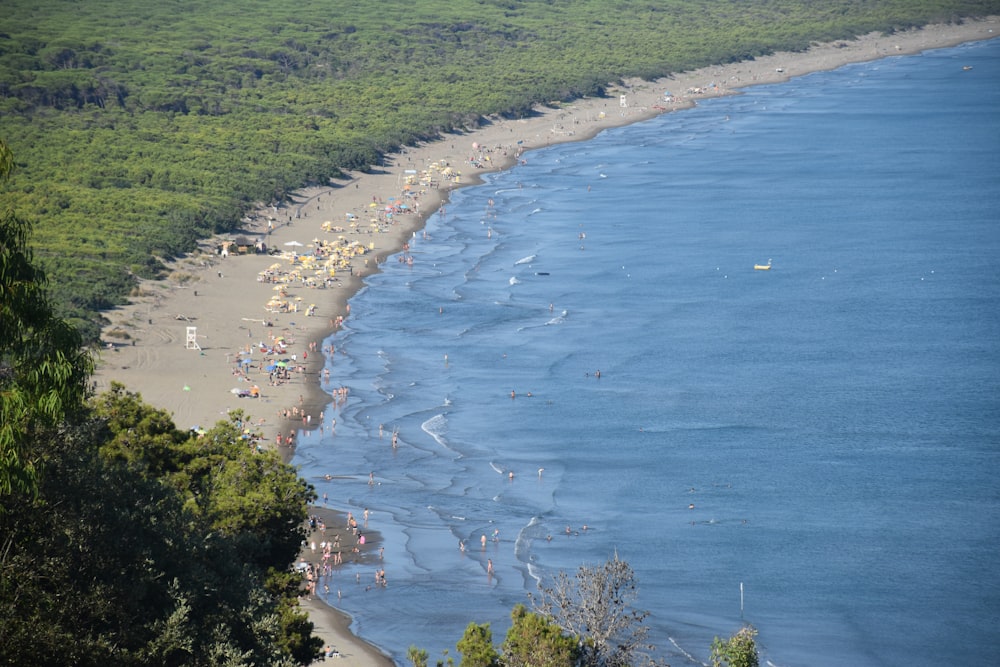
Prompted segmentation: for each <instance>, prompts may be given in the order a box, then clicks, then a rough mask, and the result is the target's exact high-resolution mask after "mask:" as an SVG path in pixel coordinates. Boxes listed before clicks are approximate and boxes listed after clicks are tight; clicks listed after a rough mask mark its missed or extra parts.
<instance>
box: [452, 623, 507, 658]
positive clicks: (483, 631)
mask: <svg viewBox="0 0 1000 667" xmlns="http://www.w3.org/2000/svg"><path fill="white" fill-rule="evenodd" d="M455 648H457V649H458V652H459V653H461V654H462V662H460V663H459V667H497V666H498V665H499V664H500V654H499V653H497V650H496V648H495V647H494V646H493V631H492V630H490V624H489V623H483V624H481V625H480V624H478V623H469V625H468V627H466V628H465V634H464V635H462V638H461V639H460V640H458V644H456V646H455Z"/></svg>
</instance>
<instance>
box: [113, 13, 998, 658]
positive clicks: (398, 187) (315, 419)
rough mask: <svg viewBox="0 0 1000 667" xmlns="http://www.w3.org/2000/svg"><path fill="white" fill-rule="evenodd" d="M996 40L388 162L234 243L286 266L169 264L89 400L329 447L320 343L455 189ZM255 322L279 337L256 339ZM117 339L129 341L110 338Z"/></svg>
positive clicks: (470, 141)
mask: <svg viewBox="0 0 1000 667" xmlns="http://www.w3.org/2000/svg"><path fill="white" fill-rule="evenodd" d="M998 30H1000V18H998V17H989V18H987V19H983V20H980V21H969V22H966V23H964V24H962V25H947V26H928V27H926V28H923V29H919V30H911V31H907V32H905V33H899V34H896V35H891V36H884V35H874V34H872V35H866V36H864V37H861V38H859V39H857V40H853V41H850V42H847V41H838V42H835V43H831V44H823V45H817V46H814V47H813V48H811V49H810V50H809V51H807V52H804V53H778V54H774V55H771V56H766V57H762V58H758V59H756V60H754V61H747V62H740V63H732V64H729V65H724V66H715V67H707V68H704V69H700V70H697V71H694V72H686V73H681V74H677V75H674V76H672V77H669V78H664V79H659V80H657V81H652V82H647V81H638V80H631V81H627V82H625V83H624V84H622V85H618V86H612V87H610V88H609V91H608V97H604V98H584V99H581V100H577V101H575V102H573V103H571V104H567V105H562V106H560V107H558V108H549V107H544V108H536V113H535V114H534V115H533V116H532V117H530V118H527V119H521V120H506V119H500V118H488V119H484V121H485V124H484V126H483V127H481V128H479V129H477V130H475V131H472V132H468V133H463V134H451V135H446V136H445V137H443V138H442V139H439V140H437V141H434V142H430V143H422V144H420V145H418V146H416V147H407V148H405V149H403V151H401V152H400V153H399V154H395V155H392V156H387V157H386V160H385V164H384V165H382V166H380V167H379V169H377V170H373V171H372V172H371V173H365V174H352V175H350V178H349V179H346V180H340V181H333V182H331V184H330V185H328V186H314V187H310V188H306V189H304V190H302V191H299V192H297V193H296V194H295V195H294V196H293V197H292V198H291V200H290V201H289V202H288V203H287V204H286V205H284V206H281V207H278V208H277V209H271V208H265V207H261V208H259V209H258V211H256V213H255V215H252V216H248V217H247V218H246V219H245V225H244V228H243V229H242V230H241V231H240V232H238V233H236V234H234V235H233V236H234V237H239V236H240V235H244V236H246V237H247V238H248V240H250V241H251V242H264V243H266V244H267V245H268V247H271V248H276V249H278V250H279V251H282V254H280V255H249V256H232V255H229V256H227V257H224V256H222V255H220V254H217V253H216V252H215V251H214V249H215V248H216V247H218V244H219V243H220V242H221V240H222V239H212V240H209V241H205V242H204V243H202V244H201V247H200V249H199V251H197V252H195V253H192V254H191V255H189V256H187V257H185V258H182V259H180V260H178V261H177V262H175V263H174V264H173V265H172V267H171V268H172V270H173V273H172V274H171V277H170V278H168V279H166V280H163V281H143V283H142V284H141V287H140V290H141V292H142V293H141V294H140V295H139V296H137V297H136V298H135V299H134V300H133V302H132V303H131V304H130V305H128V306H125V307H123V308H119V309H115V310H114V311H111V312H109V313H107V316H108V318H109V319H110V320H111V322H112V323H111V325H109V326H108V327H106V329H105V338H104V340H106V341H111V342H112V343H113V347H110V348H106V350H107V351H105V352H103V353H102V358H101V359H100V360H99V361H98V370H97V372H96V373H95V375H94V380H95V389H97V390H99V391H102V390H105V389H107V388H109V384H110V382H112V381H118V382H121V383H123V384H124V385H125V386H126V388H127V389H128V390H130V391H134V392H137V393H140V394H141V395H142V396H143V399H144V400H145V401H146V402H148V403H150V404H152V405H155V406H157V407H159V408H163V409H165V410H166V411H167V412H168V413H170V414H171V416H172V417H173V419H174V420H175V423H176V424H177V426H178V428H182V429H184V428H188V427H196V426H197V427H201V428H208V427H210V426H211V425H212V424H214V423H215V422H216V421H217V420H219V419H224V418H225V417H226V415H227V414H228V413H229V412H230V411H231V410H233V409H243V410H244V411H245V412H246V413H247V414H248V415H250V416H251V417H252V418H253V421H254V423H255V425H256V427H257V429H258V430H259V431H260V432H261V434H262V435H263V438H264V443H266V444H267V446H272V445H276V444H277V438H278V436H279V434H280V435H282V439H283V440H284V437H285V436H286V434H288V433H289V432H291V433H294V434H295V436H296V439H298V438H309V437H312V434H313V433H315V431H316V430H321V431H322V433H323V434H324V435H325V434H326V431H327V430H332V431H333V432H334V433H335V425H334V424H333V423H332V422H331V421H330V419H329V417H326V415H325V414H323V412H324V411H325V410H326V409H327V406H328V405H329V404H330V403H331V402H332V401H335V400H337V396H336V395H334V394H333V393H331V392H333V391H334V390H336V389H337V388H338V384H339V383H338V381H337V364H336V351H332V352H326V351H324V350H322V349H321V347H322V345H323V341H324V339H325V338H326V337H328V336H329V335H330V334H331V333H333V332H334V331H335V330H336V329H337V326H338V318H340V317H347V316H349V314H350V309H349V304H348V301H349V300H350V298H351V297H353V296H354V295H355V294H356V293H357V292H358V291H359V290H360V289H361V288H362V287H363V286H364V278H365V277H367V276H368V275H370V274H372V273H373V272H375V271H377V270H378V265H379V264H381V263H382V262H385V261H387V260H388V259H389V258H390V257H391V256H393V255H395V254H397V253H400V252H402V253H403V254H402V255H400V258H405V257H406V250H407V248H406V245H405V244H406V241H407V239H409V238H410V237H411V236H412V235H413V234H414V233H416V232H417V231H419V229H421V228H422V227H423V225H424V224H425V222H426V220H427V219H428V218H429V216H430V215H432V214H433V213H434V212H435V211H437V210H438V209H439V208H440V207H441V206H443V205H445V204H447V202H448V200H449V195H450V193H451V191H452V190H454V189H457V188H459V187H466V186H468V185H474V184H477V183H480V182H482V179H481V178H480V177H479V172H480V171H482V172H484V173H490V172H495V171H500V170H503V169H507V168H510V167H511V166H513V165H515V164H516V163H517V161H518V159H519V158H520V156H521V154H523V153H524V152H526V151H530V150H534V149H537V148H542V147H544V146H549V145H553V144H557V143H566V142H570V141H585V140H587V139H590V138H592V137H593V136H595V135H596V134H598V133H599V132H601V131H603V130H605V129H609V128H612V127H619V126H623V125H628V124H631V123H635V122H641V121H644V120H648V119H650V118H653V117H655V116H657V115H660V114H662V113H667V112H670V111H675V110H680V109H685V108H690V107H691V106H694V105H696V104H697V102H698V100H699V99H704V98H711V97H719V96H722V95H730V94H738V93H739V90H740V89H741V88H745V87H749V86H752V85H763V84H771V83H778V82H782V81H785V80H788V79H790V78H793V77H797V76H801V75H804V74H808V73H812V72H817V71H824V70H830V69H835V68H837V67H841V66H843V65H846V64H850V63H856V62H864V61H871V60H877V59H881V58H885V57H890V56H894V55H912V54H916V53H919V52H921V51H924V50H928V49H934V48H946V47H950V46H957V45H958V44H962V43H965V42H970V41H977V40H983V39H990V38H993V37H995V36H997V34H1000V33H998V32H997V31H998ZM957 66H958V67H959V68H960V67H961V63H957ZM667 90H669V91H671V92H672V93H673V96H672V99H671V100H670V101H667V99H666V98H665V96H664V92H665V91H667ZM619 95H623V96H624V97H625V100H626V105H627V106H621V105H620V103H619V97H618V96H619ZM409 172H413V173H409ZM411 177H416V178H413V179H412V180H414V181H415V182H414V183H413V184H412V185H411V187H410V188H409V189H408V190H407V189H405V186H406V181H407V179H408V178H411ZM425 177H426V178H425ZM390 198H393V199H390ZM396 198H398V201H397V200H396ZM399 201H405V202H406V205H407V206H408V207H409V208H407V209H399V208H397V207H395V206H393V208H394V212H393V214H392V215H391V221H390V220H389V217H390V216H387V215H386V213H387V212H386V209H385V207H386V206H388V205H391V204H393V203H396V204H398V202H399ZM350 216H354V217H353V218H351V217H350ZM371 220H375V222H374V223H372V222H370V221H371ZM349 221H353V222H355V223H356V224H355V225H354V226H352V225H351V223H350V222H349ZM327 222H329V223H330V224H329V225H327V224H326V223H327ZM272 226H273V229H269V227H272ZM324 226H326V227H327V228H328V229H329V230H330V231H325V230H324V229H323V227H324ZM341 237H342V238H343V243H341V244H339V245H338V246H336V247H340V246H347V245H349V244H351V243H357V244H359V245H360V246H364V247H365V248H366V249H367V252H365V253H364V254H356V255H353V256H351V257H350V258H349V259H348V261H347V264H346V265H343V264H338V266H337V268H336V269H335V270H334V273H333V275H329V271H328V270H325V273H324V275H323V276H322V277H323V280H324V281H327V279H328V282H326V283H325V284H324V286H322V287H320V286H315V285H314V286H312V287H310V286H309V285H308V284H307V283H306V282H305V277H306V275H307V271H306V269H305V267H304V266H303V263H302V261H301V260H298V261H296V262H295V263H292V261H291V253H292V252H296V251H297V250H298V249H299V248H300V247H299V246H290V245H288V244H290V243H300V244H302V247H301V250H308V248H307V246H308V245H309V244H310V243H311V244H313V245H314V246H319V245H320V243H319V241H328V242H330V243H336V242H337V241H338V240H339V239H340V238H341ZM314 239H316V240H315V241H314ZM276 264H277V265H279V268H278V269H274V271H275V272H277V273H278V274H288V273H290V272H291V271H294V270H295V268H298V269H299V271H298V274H297V277H296V278H295V280H294V281H286V282H282V283H275V282H269V281H267V280H261V277H262V276H261V273H262V272H263V271H265V270H267V269H268V267H273V266H274V265H276ZM309 270H313V269H309ZM279 285H285V286H286V287H285V292H286V293H287V297H285V300H286V302H287V303H289V304H290V306H289V307H290V308H292V307H294V304H302V305H301V306H300V307H299V308H298V309H297V310H291V311H290V312H268V311H266V310H265V308H264V306H265V304H267V303H269V301H270V298H271V297H272V296H273V293H274V291H275V289H276V288H277V287H278V286H279ZM331 292H332V294H331ZM295 299H301V302H300V301H295ZM311 303H315V304H316V309H315V311H316V312H315V314H314V315H311V316H306V315H305V310H307V308H306V304H311ZM265 320H270V321H271V323H272V325H273V326H268V327H265V326H264V323H265ZM187 327H196V334H195V338H194V341H195V343H196V345H195V346H194V347H193V348H192V349H187V346H186V337H187ZM116 331H117V332H120V333H124V334H125V335H126V336H127V338H126V337H122V336H121V335H120V334H119V335H118V336H115V337H113V336H111V335H109V334H111V333H113V332H116ZM278 337H284V338H285V339H286V341H287V342H288V346H287V348H286V351H285V355H283V356H286V355H292V354H294V355H295V358H294V361H293V363H294V365H295V366H298V367H300V368H301V369H302V370H300V371H294V372H291V373H290V374H289V376H290V380H289V381H288V382H287V383H284V384H281V385H278V386H272V385H270V384H269V383H268V381H269V379H270V376H269V374H268V373H266V372H265V369H266V367H267V363H266V361H267V360H273V359H274V358H275V357H264V356H262V355H261V354H260V352H259V348H260V345H259V343H264V344H265V345H264V346H265V347H269V346H270V345H271V344H272V339H277V338H278ZM248 345H249V346H251V348H252V350H253V352H252V353H251V354H250V355H247V356H248V357H249V360H250V363H249V364H247V365H246V366H247V369H248V370H247V372H246V376H245V377H244V376H243V375H239V374H236V373H237V370H238V368H240V367H242V365H240V364H237V363H236V359H237V357H238V353H239V351H240V350H241V348H242V349H245V348H246V346H248ZM324 369H328V370H329V373H330V379H329V381H326V380H325V379H324ZM254 385H256V386H259V387H260V389H261V391H260V394H261V395H260V398H252V397H245V398H241V397H239V395H238V394H234V393H232V391H233V390H234V389H235V390H241V389H250V388H251V387H252V386H254ZM285 410H294V411H295V412H294V414H293V415H291V416H289V417H286V416H284V415H283V414H279V413H281V412H283V411H285ZM302 414H304V415H305V417H302V416H301V415H302ZM321 416H322V417H321ZM279 449H280V451H281V453H282V456H283V458H284V459H285V460H286V461H291V460H292V458H293V456H294V447H289V446H287V445H286V444H281V446H280V447H279ZM338 473H343V474H347V475H352V476H353V475H362V474H367V472H366V471H338ZM313 509H315V508H311V510H310V511H313ZM303 607H304V608H306V609H307V610H308V611H309V614H310V618H311V619H312V620H313V622H314V623H315V624H316V628H317V630H316V634H317V635H319V636H322V637H323V638H324V640H325V641H327V642H328V643H332V644H333V645H334V646H336V647H337V648H338V649H339V650H341V651H342V655H344V656H345V657H346V656H348V654H350V655H351V656H353V657H354V658H356V659H357V660H358V663H357V664H359V665H365V666H366V667H388V666H389V665H392V664H393V661H392V660H391V659H390V658H389V657H387V656H386V655H385V654H384V653H382V652H381V651H379V650H378V649H377V647H373V646H371V645H370V644H368V643H367V642H364V641H363V640H361V639H360V638H357V637H355V636H354V635H353V634H351V632H350V619H349V617H347V616H346V615H345V614H343V613H341V612H339V611H337V610H336V609H334V608H333V607H328V606H327V605H325V604H320V603H319V601H305V602H303Z"/></svg>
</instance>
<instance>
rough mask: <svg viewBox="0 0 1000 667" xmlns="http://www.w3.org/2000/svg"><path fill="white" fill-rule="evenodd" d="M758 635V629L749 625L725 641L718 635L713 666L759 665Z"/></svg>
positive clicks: (741, 666) (712, 656) (712, 655)
mask: <svg viewBox="0 0 1000 667" xmlns="http://www.w3.org/2000/svg"><path fill="white" fill-rule="evenodd" d="M756 636H757V630H756V629H754V627H753V626H750V625H747V626H744V627H742V628H740V629H739V630H738V631H737V632H736V634H734V635H733V636H732V637H730V638H729V639H727V640H725V641H723V640H721V639H719V638H718V637H716V638H715V639H713V640H712V653H711V656H710V657H711V660H712V667H758V665H759V664H760V661H759V658H758V656H757V642H755V641H754V637H756Z"/></svg>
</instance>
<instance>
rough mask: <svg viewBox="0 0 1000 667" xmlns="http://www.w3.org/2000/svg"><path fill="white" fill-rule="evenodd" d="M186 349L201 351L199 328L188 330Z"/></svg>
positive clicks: (189, 328)
mask: <svg viewBox="0 0 1000 667" xmlns="http://www.w3.org/2000/svg"><path fill="white" fill-rule="evenodd" d="M184 347H185V348H186V349H188V350H200V349H201V345H198V327H188V328H187V343H185V345H184Z"/></svg>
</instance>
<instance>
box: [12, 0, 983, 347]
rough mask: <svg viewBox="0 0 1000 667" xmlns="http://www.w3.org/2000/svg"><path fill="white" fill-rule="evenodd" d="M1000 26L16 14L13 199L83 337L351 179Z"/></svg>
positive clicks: (797, 11)
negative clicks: (745, 71)
mask: <svg viewBox="0 0 1000 667" xmlns="http://www.w3.org/2000/svg"><path fill="white" fill-rule="evenodd" d="M998 13H1000V0H865V1H864V2H860V1H859V0H824V1H823V2H816V1H815V0H739V1H732V2H725V1H723V0H546V1H544V2H542V1H539V0H405V1H399V0H379V2H356V1H354V0H351V1H347V0H295V1H294V2H290V1H288V0H214V1H213V2H210V3H201V2H186V1H184V0H101V1H100V2H78V1H74V0H7V2H5V3H4V9H3V12H2V14H3V16H2V17H0V134H2V136H3V137H4V138H5V139H6V140H7V142H8V143H9V145H10V147H11V149H12V150H13V153H14V155H15V156H17V159H18V164H17V171H16V172H15V174H14V178H13V179H12V180H11V182H10V183H9V184H8V185H7V186H5V190H4V193H3V196H4V204H5V205H8V206H12V207H13V208H14V209H15V210H16V211H17V213H18V215H20V216H22V217H25V218H28V219H30V220H32V221H34V223H35V232H34V240H33V245H34V249H35V253H36V257H37V258H38V259H39V260H40V261H41V262H42V264H43V266H44V267H45V269H46V271H47V273H48V275H49V278H50V281H51V285H52V289H53V296H54V298H55V301H56V303H57V304H58V306H59V309H60V314H61V315H62V316H64V317H67V318H69V319H70V320H71V321H72V322H73V323H74V324H76V325H77V326H78V327H79V328H80V329H81V330H82V331H83V332H84V335H85V336H86V337H88V338H91V339H93V338H94V337H96V335H97V332H98V328H99V325H98V324H97V323H98V322H99V319H100V318H99V315H98V313H99V311H100V310H102V309H106V308H109V307H111V306H113V305H115V304H117V303H121V302H122V300H123V299H124V298H125V297H126V296H127V294H128V293H129V291H130V289H132V287H133V285H134V280H135V276H144V277H150V276H157V275H158V274H159V272H160V271H161V270H162V263H161V260H163V259H167V258H171V257H174V256H177V255H178V254H180V253H183V252H186V251H189V250H191V249H192V248H193V247H194V244H195V242H196V240H197V239H199V238H204V237H206V236H208V235H211V234H213V233H216V232H225V231H230V230H233V229H235V228H236V226H237V225H238V224H239V222H238V221H239V219H240V217H241V216H242V215H243V213H244V212H245V211H246V210H247V209H248V207H250V206H251V205H252V203H253V202H259V201H263V202H275V201H281V200H282V199H284V198H285V197H286V196H287V195H288V194H289V193H290V192H292V191H294V190H296V189H298V188H300V187H302V186H303V185H306V184H309V183H322V182H326V181H327V180H328V179H329V178H331V177H335V176H337V175H338V174H341V173H342V172H343V171H344V170H366V169H368V168H369V167H370V166H371V165H375V164H377V163H378V161H379V158H380V156H382V155H383V154H385V153H389V152H393V151H395V150H396V149H397V148H399V147H400V146H403V145H407V144H412V143H414V142H416V141H419V140H421V139H428V138H433V137H437V136H440V135H441V134H442V133H448V132H461V131H464V130H467V129H470V128H473V127H475V126H476V125H477V123H479V122H480V119H481V118H482V117H483V116H488V115H491V114H500V115H503V116H507V117H519V116H523V115H525V114H528V113H530V110H531V108H532V106H533V105H535V104H537V103H559V102H564V101H569V100H572V99H574V98H577V97H580V96H592V95H602V94H603V93H604V89H605V86H606V85H607V84H608V83H609V82H614V81H618V80H620V79H622V78H624V77H642V78H646V79H653V78H658V77H661V76H665V75H668V74H670V73H672V72H681V71H687V70H691V69H694V68H698V67H702V66H705V65H710V64H717V63H725V62H732V61H738V60H743V59H749V58H754V57H756V56H760V55H763V54H768V53H772V52H774V51H781V50H788V51H798V50H803V49H805V48H807V47H808V46H809V45H810V44H811V43H813V42H827V41H834V40H839V39H849V38H851V37H854V36H857V35H860V34H865V33H868V32H871V31H873V30H876V31H882V32H885V33H891V32H893V31H897V30H901V29H906V28H912V27H915V26H921V25H925V24H927V23H933V22H956V21H960V20H962V19H963V18H964V17H981V16H986V15H990V14H998Z"/></svg>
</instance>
